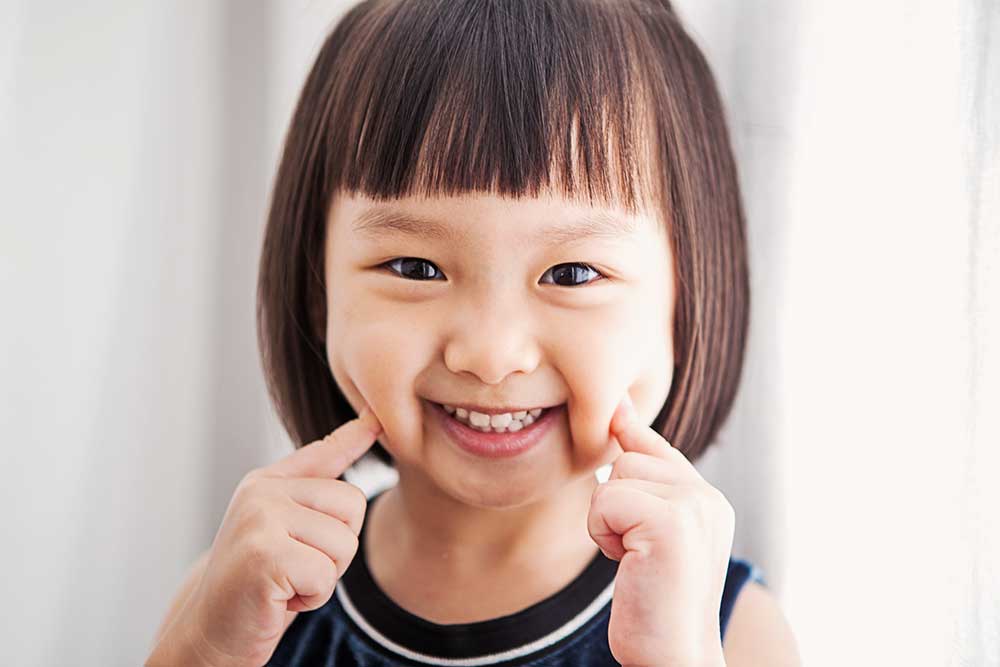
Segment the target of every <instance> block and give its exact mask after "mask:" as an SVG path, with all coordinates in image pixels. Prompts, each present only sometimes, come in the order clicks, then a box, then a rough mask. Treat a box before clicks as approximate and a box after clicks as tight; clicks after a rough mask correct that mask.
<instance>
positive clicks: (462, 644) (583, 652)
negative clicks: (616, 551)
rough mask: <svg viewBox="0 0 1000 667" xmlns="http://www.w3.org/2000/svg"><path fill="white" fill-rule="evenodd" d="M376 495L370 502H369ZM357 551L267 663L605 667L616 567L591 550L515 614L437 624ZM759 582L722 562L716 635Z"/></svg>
mask: <svg viewBox="0 0 1000 667" xmlns="http://www.w3.org/2000/svg"><path fill="white" fill-rule="evenodd" d="M378 495H379V494H376V496H374V497H373V498H371V499H369V503H370V502H371V501H373V500H374V498H375V497H377V496H378ZM367 517H368V513H367V512H366V513H365V520H364V521H363V524H362V529H361V531H360V534H359V538H358V551H357V553H356V554H355V556H354V559H353V560H352V561H351V564H350V565H349V566H348V568H347V570H346V571H345V572H344V574H343V576H341V578H340V580H339V581H338V582H337V585H336V587H335V588H334V594H333V595H332V596H331V597H330V600H329V601H328V602H327V603H326V604H325V605H323V606H322V607H320V608H318V609H314V610H311V611H306V612H299V614H298V615H297V616H296V617H295V620H293V621H292V623H291V625H289V626H288V629H287V630H286V631H285V634H284V636H283V637H282V638H281V641H280V642H279V643H278V646H277V647H276V648H275V650H274V653H273V654H272V655H271V658H270V660H268V662H267V666H273V667H306V666H308V667H388V666H390V665H391V666H396V665H404V666H407V667H426V666H427V665H447V666H451V667H479V666H482V665H503V667H528V666H530V667H605V666H608V667H611V666H616V667H617V666H618V665H619V663H618V662H617V661H616V660H615V659H614V656H612V654H611V649H610V648H609V646H608V621H609V620H610V618H611V596H612V591H613V589H614V578H615V573H616V572H617V570H618V561H614V560H611V559H609V558H607V557H606V556H604V554H603V553H602V552H600V551H598V552H597V555H596V556H595V557H594V558H593V559H592V560H591V561H590V563H589V564H588V565H587V566H586V567H585V568H584V570H583V572H581V573H580V574H579V575H577V576H576V578H574V579H573V580H572V581H571V582H570V583H569V584H567V585H566V586H565V587H563V588H562V589H561V590H559V591H557V592H556V593H554V594H553V595H550V596H549V597H547V598H545V599H543V600H541V601H540V602H537V603H535V604H533V605H531V606H530V607H527V608H525V609H522V610H521V611H518V612H515V613H513V614H509V615H507V616H501V617H499V618H492V619H488V620H485V621H476V622H473V623H457V624H448V625H441V624H438V623H432V622H430V621H427V620H425V619H423V618H421V617H419V616H416V615H414V614H411V613H410V612H408V611H406V610H405V609H403V608H402V607H400V606H399V605H397V604H396V603H395V602H393V601H392V599H390V598H389V597H388V596H387V595H386V594H385V593H384V592H383V591H382V590H381V589H380V588H379V587H378V584H376V583H375V580H374V579H373V578H372V575H371V572H370V570H369V569H368V563H367V559H366V556H365V553H364V546H363V545H364V539H363V538H362V536H363V535H364V530H365V529H364V526H366V525H367V523H368V520H367ZM751 580H753V581H757V582H759V583H760V584H762V585H766V583H765V581H764V579H763V577H762V576H761V573H760V571H759V570H758V569H757V568H756V567H755V566H754V565H753V564H752V563H750V562H749V561H746V560H742V559H737V558H730V559H729V569H728V571H727V573H726V581H725V585H724V588H723V593H722V604H721V606H720V608H719V621H720V629H721V631H722V636H723V637H725V634H726V625H727V623H728V621H729V615H730V613H731V611H732V609H733V605H734V604H735V602H736V597H737V595H739V592H740V589H741V588H742V587H743V585H744V584H745V583H746V582H747V581H751Z"/></svg>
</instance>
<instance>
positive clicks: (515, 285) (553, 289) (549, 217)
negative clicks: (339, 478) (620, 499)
mask: <svg viewBox="0 0 1000 667" xmlns="http://www.w3.org/2000/svg"><path fill="white" fill-rule="evenodd" d="M361 226H364V227H365V229H364V230H362V229H360V227H361ZM587 232H590V233H589V234H588V233H587ZM326 239H327V241H326V249H325V253H326V255H325V260H326V261H325V271H326V285H327V286H328V289H327V294H326V309H327V318H326V345H327V355H328V358H329V359H330V366H331V370H332V371H333V376H334V378H335V380H336V381H337V384H338V385H339V387H340V389H341V390H342V391H343V392H344V395H345V396H346V397H347V399H348V400H349V401H350V403H351V405H352V406H353V407H354V408H355V410H357V411H360V409H361V408H362V407H363V405H364V404H366V403H367V404H368V405H369V406H371V408H372V410H373V411H374V412H375V414H376V416H377V417H378V419H379V421H380V422H381V423H382V427H383V432H382V435H381V436H380V437H379V441H380V442H381V443H382V445H383V446H384V447H385V448H386V450H387V451H389V453H390V454H392V456H393V457H394V459H395V460H396V463H397V467H398V469H399V471H400V475H401V476H402V475H404V474H418V475H422V476H426V478H427V480H428V481H430V482H431V483H433V484H434V485H435V486H437V487H438V488H440V489H441V490H442V491H443V492H445V493H447V494H449V495H450V496H452V497H454V498H456V499H458V500H461V501H463V502H466V503H468V504H472V505H477V506H484V507H510V506H516V505H521V504H524V503H527V502H530V501H533V500H537V499H540V498H542V497H543V496H546V495H548V494H550V493H552V492H554V491H556V490H558V489H560V488H561V487H562V486H564V485H565V484H567V483H568V482H570V481H572V480H575V479H579V478H580V477H581V476H586V475H591V476H592V475H593V473H594V471H595V470H596V469H597V468H598V467H600V466H602V465H604V464H606V463H610V462H611V461H613V460H614V459H615V457H616V456H617V455H618V454H620V453H621V449H620V448H619V446H618V443H617V441H616V440H615V439H613V438H612V437H611V435H610V433H609V425H610V423H611V416H612V414H613V413H614V410H615V408H616V407H617V405H618V403H619V401H621V400H622V398H623V397H624V395H625V392H626V391H627V392H628V393H629V395H630V396H631V397H632V400H633V401H634V403H635V406H636V410H637V411H638V413H639V415H640V416H641V417H642V418H643V419H645V420H646V423H649V422H651V421H652V419H653V418H654V417H655V416H656V414H657V413H658V411H659V409H660V407H661V406H662V405H663V402H664V401H665V400H666V397H667V394H668V393H669V390H670V382H671V379H672V372H673V340H672V336H671V332H672V324H673V312H674V282H673V267H672V264H671V262H672V260H671V255H670V252H669V245H668V241H667V238H666V234H665V231H664V230H663V229H662V227H661V225H660V223H659V222H658V220H657V219H656V218H655V217H653V216H645V215H643V216H630V215H628V214H626V213H625V212H624V210H617V209H598V208H591V207H589V206H586V205H582V204H578V203H575V202H572V201H570V200H567V199H563V198H558V197H551V198H550V197H541V198H536V199H533V198H525V199H519V200H512V199H503V198H499V197H495V196H490V195H469V196H462V197H435V198H430V199H425V198H404V199H397V200H393V201H391V202H376V201H375V200H372V199H368V198H366V197H363V196H348V195H346V194H344V193H338V194H337V196H335V197H334V200H333V203H332V205H331V208H330V215H329V220H328V233H327V235H326ZM399 260H404V261H399ZM433 403H444V404H449V405H454V404H465V403H469V404H473V405H490V406H537V407H545V406H557V405H561V406H562V408H563V409H562V410H561V412H560V413H558V419H557V422H556V423H555V424H554V426H553V428H551V429H549V430H548V432H547V433H546V435H545V437H544V439H543V440H542V441H541V442H540V443H539V444H537V445H535V446H534V447H533V448H531V449H529V450H527V451H526V452H523V453H521V454H520V455H518V456H514V457H509V458H502V459H489V458H481V457H478V456H475V455H472V454H469V453H467V452H466V451H465V450H463V449H461V448H460V447H458V446H457V445H456V444H455V443H454V442H452V440H451V439H450V437H449V436H448V435H447V434H446V433H445V432H444V431H443V430H442V427H441V424H439V422H438V421H437V419H436V417H435V414H434V413H433V412H432V410H434V409H435V408H434V407H433Z"/></svg>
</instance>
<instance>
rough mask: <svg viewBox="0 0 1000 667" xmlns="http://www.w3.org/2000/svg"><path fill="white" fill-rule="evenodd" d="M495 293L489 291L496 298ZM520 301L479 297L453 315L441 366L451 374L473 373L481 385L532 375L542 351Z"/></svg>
mask: <svg viewBox="0 0 1000 667" xmlns="http://www.w3.org/2000/svg"><path fill="white" fill-rule="evenodd" d="M495 294H496V291H494V292H492V295H495ZM523 303H524V300H523V299H519V298H506V299H503V298H499V299H498V298H497V297H495V296H490V297H485V296H481V297H478V298H477V299H476V303H475V304H474V305H473V306H471V307H469V308H464V309H461V312H458V313H456V315H457V318H456V320H455V326H454V327H453V328H452V333H451V335H450V336H449V338H448V341H447V342H446V344H445V348H444V363H445V366H446V367H447V368H448V370H450V371H451V372H452V373H455V374H460V373H463V372H465V373H472V374H473V375H475V376H476V377H478V378H479V379H480V381H482V382H483V383H484V384H492V385H496V384H500V383H501V382H503V380H504V379H505V378H506V377H507V376H508V375H510V374H512V373H525V374H527V373H531V372H532V371H534V370H535V369H536V368H537V367H538V364H539V362H540V358H541V352H540V350H539V346H538V344H537V342H536V340H535V335H534V333H533V332H532V323H531V321H530V320H529V318H528V317H527V315H526V314H525V312H524V309H523V307H522V306H523Z"/></svg>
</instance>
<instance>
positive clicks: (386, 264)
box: [379, 257, 607, 287]
mask: <svg viewBox="0 0 1000 667" xmlns="http://www.w3.org/2000/svg"><path fill="white" fill-rule="evenodd" d="M405 260H413V261H416V262H423V263H424V264H429V265H430V266H434V263H433V262H430V261H428V260H426V259H420V258H419V257H397V258H396V259H390V260H389V261H388V262H384V263H383V264H380V265H379V266H380V267H386V268H389V267H390V266H391V265H393V264H396V263H397V262H402V261H405ZM561 266H581V267H583V268H585V269H588V270H590V271H593V272H594V273H596V274H597V276H598V277H597V279H596V280H591V281H588V282H585V283H580V284H578V285H556V286H557V287H583V286H585V285H590V284H592V283H595V282H598V281H599V280H603V279H605V278H607V276H605V275H604V274H603V273H601V272H600V271H598V270H597V269H595V268H594V267H592V266H591V265H589V264H584V263H582V262H564V263H562V264H556V265H555V266H553V267H552V269H555V268H558V267H561ZM434 268H435V269H437V267H436V266H434ZM552 269H549V270H548V271H546V272H545V273H546V274H548V273H549V271H551V270H552ZM389 270H390V271H392V272H393V273H394V274H396V275H397V276H399V277H400V278H403V279H405V280H412V281H414V282H426V280H424V279H419V278H407V277H406V276H404V275H402V274H401V273H400V272H399V271H396V270H395V269H391V268H390V269H389ZM437 270H438V271H440V269H437ZM551 284H555V283H551Z"/></svg>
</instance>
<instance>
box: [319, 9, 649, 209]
mask: <svg viewBox="0 0 1000 667" xmlns="http://www.w3.org/2000/svg"><path fill="white" fill-rule="evenodd" d="M629 4H630V3H627V2H621V3H619V2H598V1H594V2H567V1H559V0H474V1H470V2H465V3H461V2H439V1H437V0H426V1H424V2H400V1H399V0H392V1H389V2H385V1H383V2H366V3H362V4H361V5H359V6H357V7H355V8H354V9H352V10H351V12H349V14H348V15H347V16H346V17H345V18H344V20H343V21H342V23H341V28H344V29H345V32H343V33H342V35H341V41H340V42H339V46H338V47H337V48H336V52H335V53H331V54H330V58H329V59H328V61H327V67H323V68H322V69H324V70H326V71H325V72H324V75H325V76H327V77H328V79H327V81H328V85H327V86H326V87H325V90H324V93H323V97H324V98H325V99H324V100H322V101H321V102H320V108H321V109H322V113H321V118H320V119H319V122H321V123H323V126H322V127H321V128H318V129H319V135H320V136H319V137H318V138H319V140H320V141H322V142H323V143H324V145H323V149H324V150H323V153H324V154H325V165H324V167H325V170H324V172H325V176H326V179H325V183H324V185H325V187H329V188H331V190H330V191H327V192H326V193H324V194H325V195H327V196H328V195H329V194H330V193H331V192H332V191H337V190H341V191H346V192H352V193H353V192H361V193H363V194H365V195H367V196H369V197H371V198H374V199H392V198H398V197H403V196H409V195H415V196H433V195H457V194H462V193H466V192H486V193H492V194H496V195H499V196H507V197H521V196H525V195H527V196H538V195H542V194H555V195H561V196H563V197H565V198H567V199H571V200H582V201H585V202H586V203H589V204H591V205H609V206H619V207H622V208H624V209H626V210H627V211H629V212H633V213H634V212H638V211H639V210H642V209H647V208H649V207H651V206H652V202H655V201H657V200H658V196H659V192H658V191H657V186H658V184H659V180H658V179H657V178H655V177H654V175H655V174H658V173H662V172H661V171H660V169H659V164H658V160H657V159H656V155H657V153H658V151H656V150H654V149H653V148H652V147H651V146H650V145H649V144H650V142H651V138H652V137H653V136H655V134H654V131H653V125H652V121H651V115H650V113H649V109H650V108H651V105H649V104H648V103H647V99H648V95H647V94H646V88H647V86H646V84H645V83H644V79H643V75H642V73H641V69H640V67H639V66H638V65H639V62H640V57H639V56H640V49H639V43H638V39H639V38H638V37H637V36H638V35H639V34H640V33H641V27H640V26H637V25H630V24H629V22H630V21H632V22H637V21H636V19H635V16H634V14H635V9H634V8H632V9H631V11H630V12H623V11H621V7H622V6H623V5H624V6H628V5H629Z"/></svg>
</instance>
